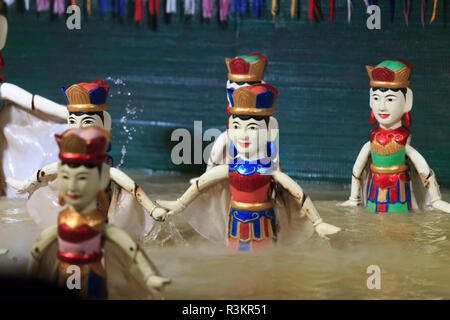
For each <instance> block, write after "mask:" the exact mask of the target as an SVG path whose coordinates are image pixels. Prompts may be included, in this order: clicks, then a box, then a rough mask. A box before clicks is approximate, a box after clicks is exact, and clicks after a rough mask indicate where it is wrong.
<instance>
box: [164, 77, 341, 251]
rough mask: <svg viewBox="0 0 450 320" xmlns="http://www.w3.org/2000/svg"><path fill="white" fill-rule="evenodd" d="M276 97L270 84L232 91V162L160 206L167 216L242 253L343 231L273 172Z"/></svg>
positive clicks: (295, 186)
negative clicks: (176, 217)
mask: <svg viewBox="0 0 450 320" xmlns="http://www.w3.org/2000/svg"><path fill="white" fill-rule="evenodd" d="M277 94H278V93H277V90H276V89H275V88H273V87H271V86H269V85H267V84H255V85H252V86H247V87H243V88H239V89H237V90H235V91H234V93H233V96H232V97H233V100H234V106H233V107H231V108H230V113H231V116H230V118H229V129H228V137H229V139H230V141H232V144H231V146H230V149H231V150H230V153H231V155H232V160H231V161H230V163H229V164H228V165H218V166H215V167H213V168H211V169H210V170H208V171H207V172H206V173H204V174H203V175H202V176H200V178H199V179H198V180H197V181H195V183H193V184H192V185H191V186H190V187H189V189H188V190H187V191H186V192H185V193H184V194H183V195H182V196H181V197H180V198H179V199H178V200H177V201H173V202H171V201H158V203H159V204H161V205H162V206H163V207H165V208H166V209H167V210H170V211H169V213H168V214H169V215H170V214H175V213H179V212H181V213H183V216H184V217H185V218H186V219H187V221H188V222H189V223H190V224H191V225H192V227H193V228H194V229H195V230H197V231H198V232H199V233H200V234H202V235H203V236H204V237H206V238H208V239H210V240H212V241H215V242H218V243H221V244H224V245H227V246H228V247H229V248H230V249H233V250H239V251H251V250H257V249H260V248H263V247H270V246H273V245H274V244H275V243H277V242H280V243H291V242H293V241H295V240H298V239H299V238H302V237H303V238H309V237H310V236H311V235H312V233H313V231H316V232H317V233H318V234H319V236H321V237H324V238H327V236H328V235H331V234H335V233H337V232H338V231H339V230H340V229H339V228H338V227H335V226H332V225H330V224H327V223H325V222H323V220H322V219H321V218H320V216H319V213H318V212H317V210H316V208H315V207H314V205H313V203H312V201H311V199H310V198H309V197H308V196H306V195H305V194H304V192H303V190H302V188H301V187H300V186H299V185H298V184H297V183H295V181H293V180H292V179H291V178H290V177H289V176H287V175H286V174H284V173H282V172H281V171H279V170H274V165H273V162H272V160H273V158H274V156H275V154H276V150H275V148H274V144H275V139H276V137H277V136H278V132H277V131H278V130H275V121H273V119H274V118H273V117H272V114H273V113H274V112H275V107H274V104H275V100H276V96H277Z"/></svg>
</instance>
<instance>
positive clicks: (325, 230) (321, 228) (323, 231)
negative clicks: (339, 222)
mask: <svg viewBox="0 0 450 320" xmlns="http://www.w3.org/2000/svg"><path fill="white" fill-rule="evenodd" d="M315 229H316V232H317V234H318V235H319V236H320V237H321V238H324V239H329V238H328V237H327V235H331V234H335V233H338V232H339V231H341V228H339V227H335V226H333V225H331V224H328V223H325V222H321V223H319V224H318V225H316V226H315Z"/></svg>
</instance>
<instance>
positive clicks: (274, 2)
mask: <svg viewBox="0 0 450 320" xmlns="http://www.w3.org/2000/svg"><path fill="white" fill-rule="evenodd" d="M276 8H277V0H272V9H270V13H272V17H273V18H275V16H276V15H277V13H276V11H275V9H276Z"/></svg>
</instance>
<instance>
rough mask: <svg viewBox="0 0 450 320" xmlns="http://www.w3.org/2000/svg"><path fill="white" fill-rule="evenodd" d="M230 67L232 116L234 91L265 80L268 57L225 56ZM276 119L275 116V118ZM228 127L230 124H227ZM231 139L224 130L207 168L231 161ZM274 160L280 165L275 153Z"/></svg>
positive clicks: (228, 113) (214, 146)
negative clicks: (229, 150)
mask: <svg viewBox="0 0 450 320" xmlns="http://www.w3.org/2000/svg"><path fill="white" fill-rule="evenodd" d="M225 63H226V65H227V69H228V80H227V84H226V89H227V100H228V106H227V116H230V108H231V107H233V105H234V102H233V92H234V91H235V90H236V89H239V88H242V87H246V86H250V85H253V84H258V83H265V82H264V70H265V69H266V66H267V64H268V59H267V57H265V56H263V55H262V54H260V53H258V52H252V53H249V54H246V55H242V56H238V57H235V58H233V59H231V58H225ZM274 119H275V118H274ZM274 122H275V123H274V125H276V127H277V128H278V123H276V120H274ZM227 128H228V125H227ZM229 144H230V143H229V140H228V137H227V133H226V132H223V133H222V134H221V135H220V136H219V137H218V138H217V139H216V141H215V142H214V145H213V147H212V149H211V154H210V156H209V159H208V167H207V170H209V169H211V168H212V167H214V166H216V165H219V164H227V163H229V162H230V159H231V156H230V154H229V153H228V147H229ZM273 161H274V162H275V164H276V167H278V157H277V154H276V153H275V154H274V159H273Z"/></svg>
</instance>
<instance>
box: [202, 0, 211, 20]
mask: <svg viewBox="0 0 450 320" xmlns="http://www.w3.org/2000/svg"><path fill="white" fill-rule="evenodd" d="M212 7H213V3H212V0H202V14H203V18H205V19H211V18H212Z"/></svg>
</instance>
